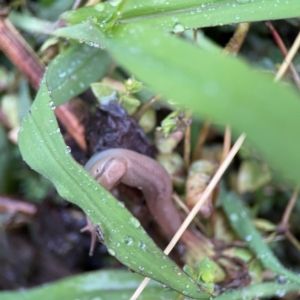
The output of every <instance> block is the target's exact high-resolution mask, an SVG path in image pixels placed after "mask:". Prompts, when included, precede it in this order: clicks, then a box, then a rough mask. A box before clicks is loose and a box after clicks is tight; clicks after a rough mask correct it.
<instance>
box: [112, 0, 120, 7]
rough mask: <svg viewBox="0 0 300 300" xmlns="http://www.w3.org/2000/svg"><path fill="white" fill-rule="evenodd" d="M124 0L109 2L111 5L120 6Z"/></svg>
mask: <svg viewBox="0 0 300 300" xmlns="http://www.w3.org/2000/svg"><path fill="white" fill-rule="evenodd" d="M121 2H122V0H110V1H109V4H110V5H111V6H114V7H115V6H118V5H119V4H120V3H121Z"/></svg>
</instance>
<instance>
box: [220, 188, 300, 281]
mask: <svg viewBox="0 0 300 300" xmlns="http://www.w3.org/2000/svg"><path fill="white" fill-rule="evenodd" d="M220 197H221V199H222V205H223V208H224V211H225V213H226V215H227V218H228V220H229V222H230V224H231V226H232V227H233V229H234V230H235V231H236V232H237V234H238V235H239V237H240V238H241V239H243V240H244V241H245V242H246V243H247V245H248V247H249V248H250V249H251V250H252V251H253V252H254V253H255V254H256V256H257V258H258V259H259V260H260V262H261V263H262V265H263V266H264V267H265V268H266V269H270V270H271V271H273V272H274V273H276V274H278V275H282V276H284V277H285V278H286V279H288V280H290V281H291V282H295V283H297V284H300V276H298V275H296V274H294V273H293V272H290V271H289V270H287V269H286V268H285V267H284V266H283V265H282V264H281V262H280V261H279V260H278V259H277V257H276V256H275V255H274V254H273V252H272V251H271V250H270V248H269V247H268V246H267V245H266V244H265V243H264V242H263V239H262V236H261V234H260V233H259V232H258V231H257V229H256V228H255V226H254V225H253V222H252V221H251V219H250V217H249V213H248V210H247V208H246V206H245V205H244V204H243V202H242V201H241V200H240V198H239V197H238V196H237V194H235V193H233V192H230V193H226V192H225V191H224V190H223V191H222V192H221V195H220Z"/></svg>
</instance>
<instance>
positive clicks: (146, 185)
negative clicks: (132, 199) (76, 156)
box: [85, 149, 187, 238]
mask: <svg viewBox="0 0 300 300" xmlns="http://www.w3.org/2000/svg"><path fill="white" fill-rule="evenodd" d="M85 169H86V170H87V171H88V172H89V173H90V174H91V175H92V176H93V177H94V178H95V179H96V180H97V181H98V182H99V183H100V184H101V185H102V186H103V187H104V188H105V189H107V190H111V189H112V188H114V187H115V186H116V185H118V184H119V183H121V182H122V183H124V184H126V185H128V186H131V187H136V188H138V189H140V190H141V191H142V192H143V194H144V196H145V199H146V202H147V205H148V208H149V210H150V212H151V213H152V215H153V217H154V218H155V220H156V221H157V223H158V224H159V225H160V226H161V227H162V229H163V230H164V232H165V234H166V235H167V237H168V238H171V237H172V236H173V235H174V234H175V233H176V231H177V230H178V228H179V227H180V225H181V223H182V222H181V218H180V214H179V212H178V211H177V209H176V208H175V206H174V204H173V201H172V198H171V196H172V182H171V179H170V176H169V174H168V173H167V172H166V170H165V169H164V168H163V167H162V166H161V165H160V164H159V163H158V162H157V161H155V160H154V159H152V158H150V157H148V156H145V155H142V154H139V153H137V152H134V151H131V150H127V149H109V150H105V151H102V152H100V153H96V154H94V155H93V156H92V157H91V158H90V160H89V161H88V162H87V164H86V165H85ZM186 233H187V232H186Z"/></svg>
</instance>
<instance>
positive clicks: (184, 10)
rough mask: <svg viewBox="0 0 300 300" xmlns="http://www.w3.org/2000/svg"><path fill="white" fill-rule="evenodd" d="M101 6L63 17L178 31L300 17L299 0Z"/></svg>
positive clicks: (132, 1)
mask: <svg viewBox="0 0 300 300" xmlns="http://www.w3.org/2000/svg"><path fill="white" fill-rule="evenodd" d="M101 4H102V3H101ZM103 4H104V3H103ZM99 5H100V4H97V5H96V6H91V7H87V8H81V9H78V10H76V11H72V12H67V13H65V14H63V15H62V19H63V20H66V21H67V22H69V23H71V24H77V23H80V22H82V21H86V20H87V19H88V18H97V19H98V21H99V22H103V20H105V22H104V23H106V22H109V21H112V22H115V23H117V24H119V23H133V22H135V23H139V24H151V25H152V26H153V25H155V26H156V27H158V28H162V29H164V30H175V31H176V28H177V27H178V26H179V25H181V27H182V28H183V29H191V28H200V27H210V26H216V25H225V24H232V23H240V22H253V21H260V20H270V19H272V20H275V19H284V18H293V17H298V16H299V1H298V0H281V1H277V0H202V1H198V0H186V1H181V0H170V1H157V0H148V1H143V2H141V1H140V0H128V1H126V0H123V5H122V7H121V8H118V7H116V8H115V9H117V12H113V9H114V7H112V6H111V5H110V4H109V3H107V4H105V5H102V6H101V10H100V11H99ZM114 15H115V16H116V17H115V18H112V16H114Z"/></svg>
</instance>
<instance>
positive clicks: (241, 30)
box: [222, 23, 250, 55]
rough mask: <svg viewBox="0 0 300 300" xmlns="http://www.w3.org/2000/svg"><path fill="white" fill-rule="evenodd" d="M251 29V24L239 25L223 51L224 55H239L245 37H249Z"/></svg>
mask: <svg viewBox="0 0 300 300" xmlns="http://www.w3.org/2000/svg"><path fill="white" fill-rule="evenodd" d="M249 28H250V23H240V24H238V25H237V27H236V29H235V32H234V34H233V36H232V38H231V39H230V40H229V42H228V43H227V45H226V47H225V48H224V49H223V51H222V54H225V55H227V54H231V55H237V54H238V52H239V51H240V49H241V47H242V45H243V42H244V40H245V37H246V36H247V33H248V31H249Z"/></svg>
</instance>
